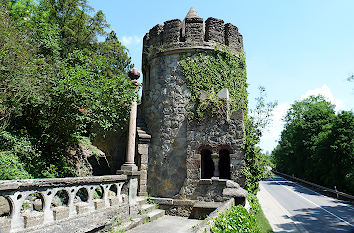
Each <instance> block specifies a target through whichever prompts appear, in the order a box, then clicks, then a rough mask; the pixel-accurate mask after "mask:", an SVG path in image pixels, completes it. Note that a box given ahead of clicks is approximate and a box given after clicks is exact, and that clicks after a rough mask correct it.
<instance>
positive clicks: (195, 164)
mask: <svg viewBox="0 0 354 233" xmlns="http://www.w3.org/2000/svg"><path fill="white" fill-rule="evenodd" d="M200 165H201V164H200V160H199V159H188V160H187V167H189V168H190V169H199V168H200Z"/></svg>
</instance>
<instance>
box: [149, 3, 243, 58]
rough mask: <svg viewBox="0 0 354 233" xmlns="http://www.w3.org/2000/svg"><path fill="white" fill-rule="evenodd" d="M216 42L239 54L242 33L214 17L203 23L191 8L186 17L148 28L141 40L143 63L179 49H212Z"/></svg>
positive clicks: (241, 47)
mask: <svg viewBox="0 0 354 233" xmlns="http://www.w3.org/2000/svg"><path fill="white" fill-rule="evenodd" d="M217 45H226V46H228V47H229V48H230V50H231V51H233V52H235V53H238V52H240V51H241V50H242V49H243V42H242V35H241V34H240V33H239V32H238V29H237V27H236V26H234V25H232V24H230V23H227V24H225V23H224V21H223V20H221V19H216V18H212V17H210V18H208V19H207V20H206V21H205V22H204V21H203V18H201V17H199V16H198V14H197V13H196V12H195V10H194V9H193V8H191V9H190V11H189V12H188V14H187V16H186V18H185V19H184V20H183V21H181V20H179V19H173V20H168V21H166V22H164V24H163V25H161V24H157V25H156V26H154V27H153V28H151V29H150V31H149V32H148V33H146V35H145V36H144V40H143V63H145V62H146V61H147V60H148V59H150V58H152V57H154V56H156V55H157V54H159V53H174V52H177V53H178V52H181V50H189V49H202V50H203V49H204V50H212V49H214V48H215V47H216V46H217Z"/></svg>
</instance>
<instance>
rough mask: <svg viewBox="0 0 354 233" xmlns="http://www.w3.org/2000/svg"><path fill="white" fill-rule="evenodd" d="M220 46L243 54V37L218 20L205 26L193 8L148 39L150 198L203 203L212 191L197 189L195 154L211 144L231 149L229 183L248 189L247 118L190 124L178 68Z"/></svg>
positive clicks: (146, 97) (145, 47)
mask: <svg viewBox="0 0 354 233" xmlns="http://www.w3.org/2000/svg"><path fill="white" fill-rule="evenodd" d="M220 44H221V45H226V46H228V47H229V48H230V50H231V51H234V52H235V53H238V52H239V51H241V50H242V47H243V45H242V35H241V34H239V33H238V30H237V27H235V26H233V25H232V24H224V21H223V20H220V19H215V18H208V19H207V20H206V22H205V24H204V22H203V19H202V18H200V17H199V16H198V15H197V14H196V12H195V11H194V10H193V9H191V11H190V12H189V13H188V15H187V16H186V18H185V19H184V21H183V22H182V21H180V20H178V19H175V20H169V21H166V22H165V23H164V25H156V26H155V27H153V28H152V29H151V30H150V31H149V33H147V34H146V35H145V37H144V45H143V75H144V79H143V95H142V114H143V116H144V119H145V122H146V125H147V128H148V129H149V131H150V134H151V142H150V147H149V163H148V167H149V169H148V192H149V194H150V195H153V196H160V197H182V198H183V197H187V198H197V199H203V196H205V194H206V193H204V192H207V189H204V188H201V187H199V188H198V186H199V181H200V179H201V175H200V168H201V158H200V153H199V154H198V153H197V152H196V151H198V148H200V147H201V146H206V145H208V146H210V148H212V150H213V151H212V152H213V153H218V152H219V150H220V149H222V148H229V153H230V157H231V177H230V178H231V179H232V180H234V181H236V182H238V183H240V184H241V185H244V177H243V175H242V170H243V168H244V166H245V162H244V155H243V153H242V150H241V145H242V143H243V131H244V129H243V113H242V112H235V113H233V114H232V116H231V117H230V118H229V117H228V116H226V115H224V116H222V117H221V118H217V119H208V120H206V121H205V122H202V123H201V124H196V123H195V122H193V121H189V120H188V114H189V113H188V108H190V107H191V105H192V104H191V103H190V102H189V97H190V91H189V89H188V88H187V86H186V79H185V77H184V75H183V72H182V68H181V66H180V64H179V62H180V60H181V59H182V58H181V55H182V54H189V55H192V54H193V53H196V52H203V51H208V50H213V49H215V47H216V46H217V45H220ZM214 185H216V183H215V182H214ZM221 186H222V185H221ZM221 186H220V187H219V188H218V190H219V191H220V190H221V191H220V192H222V187H221ZM203 190H204V191H203ZM220 192H219V193H220ZM215 195H216V196H218V195H217V194H215ZM206 199H208V200H214V199H215V198H212V197H208V198H206ZM216 199H217V198H216Z"/></svg>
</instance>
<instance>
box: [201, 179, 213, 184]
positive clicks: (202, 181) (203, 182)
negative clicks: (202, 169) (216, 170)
mask: <svg viewBox="0 0 354 233" xmlns="http://www.w3.org/2000/svg"><path fill="white" fill-rule="evenodd" d="M212 183H213V182H212V181H211V179H201V180H199V184H201V185H210V184H212Z"/></svg>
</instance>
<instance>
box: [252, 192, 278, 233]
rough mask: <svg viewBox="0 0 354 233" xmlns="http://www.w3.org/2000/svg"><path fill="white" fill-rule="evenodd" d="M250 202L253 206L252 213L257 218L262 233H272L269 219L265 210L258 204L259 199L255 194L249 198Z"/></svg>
mask: <svg viewBox="0 0 354 233" xmlns="http://www.w3.org/2000/svg"><path fill="white" fill-rule="evenodd" d="M248 201H249V203H250V205H251V210H250V213H251V214H252V215H253V216H254V217H255V219H256V224H257V226H258V228H259V229H260V230H261V232H262V233H272V232H273V229H272V227H271V226H270V224H269V222H268V219H267V218H266V217H265V215H264V213H263V210H262V208H261V206H260V204H259V202H258V198H257V196H256V195H254V194H250V195H249V196H248Z"/></svg>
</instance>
